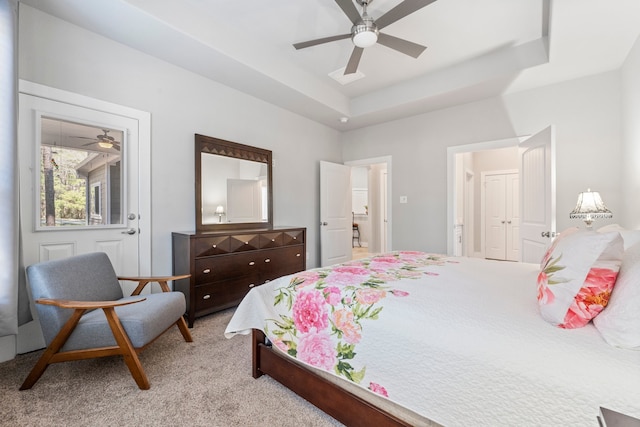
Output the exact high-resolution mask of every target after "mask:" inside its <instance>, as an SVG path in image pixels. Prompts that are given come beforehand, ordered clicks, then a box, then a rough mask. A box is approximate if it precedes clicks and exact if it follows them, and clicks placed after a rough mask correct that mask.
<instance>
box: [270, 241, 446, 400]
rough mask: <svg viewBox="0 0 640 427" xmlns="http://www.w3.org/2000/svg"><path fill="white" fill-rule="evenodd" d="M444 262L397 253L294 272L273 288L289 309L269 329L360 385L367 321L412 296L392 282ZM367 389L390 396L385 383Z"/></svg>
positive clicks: (296, 353) (275, 339)
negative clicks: (360, 352)
mask: <svg viewBox="0 0 640 427" xmlns="http://www.w3.org/2000/svg"><path fill="white" fill-rule="evenodd" d="M445 262H447V261H446V260H445V258H443V257H442V256H440V255H431V254H425V253H422V252H396V253H391V254H385V255H382V256H375V257H372V258H368V259H365V260H360V261H352V262H348V263H346V264H340V265H336V266H333V267H330V268H323V269H316V270H308V271H306V272H302V273H298V274H295V275H293V276H292V277H291V279H290V281H289V283H288V284H286V286H280V287H277V288H276V289H275V290H276V292H277V293H276V295H275V298H274V301H273V304H274V306H275V307H279V306H281V307H285V308H286V312H285V313H284V314H280V315H279V317H278V318H275V319H267V321H266V324H265V326H264V331H265V334H266V335H267V337H268V338H269V339H270V340H271V342H272V343H273V344H274V345H275V346H277V347H278V348H279V349H280V350H282V351H284V352H286V353H288V354H289V355H291V356H293V357H296V358H297V359H298V360H300V361H302V362H305V363H307V364H309V365H311V366H315V367H316V368H320V369H323V370H325V371H328V372H332V371H333V372H334V373H335V374H337V375H339V376H342V377H344V378H346V379H348V380H350V381H353V382H355V383H357V384H360V383H361V382H362V380H363V378H364V377H365V374H366V369H367V366H366V364H365V363H364V362H361V361H360V360H359V359H360V358H359V357H358V344H359V343H360V341H361V340H362V336H363V334H365V333H367V329H368V328H367V325H368V324H369V323H371V322H376V321H378V320H379V319H380V317H381V314H382V312H383V310H384V307H385V302H386V301H387V299H388V298H410V292H408V291H406V290H402V289H398V288H395V287H394V284H395V283H396V282H398V281H399V280H401V279H417V278H421V277H423V276H424V275H437V273H436V272H432V271H425V270H424V267H429V266H439V265H443V264H444V263H445ZM367 388H369V389H370V390H372V391H374V392H376V393H378V394H381V395H383V396H385V397H388V392H387V390H386V388H385V386H384V384H379V383H377V382H374V381H370V382H369V383H368V385H367Z"/></svg>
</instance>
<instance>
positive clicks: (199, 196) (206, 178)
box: [195, 134, 273, 232]
mask: <svg viewBox="0 0 640 427" xmlns="http://www.w3.org/2000/svg"><path fill="white" fill-rule="evenodd" d="M195 143H196V152H195V154H196V155H195V173H196V194H195V196H196V231H202V232H205V231H216V230H240V229H255V228H269V227H271V226H272V225H273V200H272V198H273V194H272V186H273V182H272V181H273V179H272V176H271V173H272V164H271V161H272V153H271V151H270V150H266V149H264V148H258V147H253V146H251V145H245V144H239V143H237V142H232V141H226V140H224V139H219V138H213V137H210V136H205V135H200V134H196V135H195Z"/></svg>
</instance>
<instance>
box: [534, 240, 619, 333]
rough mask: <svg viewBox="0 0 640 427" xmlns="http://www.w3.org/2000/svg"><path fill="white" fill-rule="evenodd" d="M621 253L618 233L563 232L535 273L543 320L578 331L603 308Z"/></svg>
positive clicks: (612, 283)
mask: <svg viewBox="0 0 640 427" xmlns="http://www.w3.org/2000/svg"><path fill="white" fill-rule="evenodd" d="M623 252H624V243H623V239H622V237H621V236H620V233H619V232H617V231H616V232H611V233H596V232H594V231H591V230H578V229H570V230H567V231H565V232H562V233H561V234H560V236H559V237H558V238H557V239H556V240H555V241H554V242H553V244H552V245H551V246H550V248H549V249H548V251H547V253H546V254H545V256H544V258H543V260H542V262H541V266H540V273H539V274H538V304H539V305H540V313H541V315H542V317H543V318H544V319H545V320H546V321H547V322H549V323H551V324H553V325H555V326H558V327H560V328H566V329H571V328H579V327H582V326H584V325H586V324H587V323H589V321H590V320H591V319H593V318H594V317H596V316H597V315H598V314H599V313H600V312H601V311H602V309H603V308H604V307H606V305H607V303H608V301H609V297H610V295H611V290H612V289H613V287H614V285H615V283H616V278H617V276H618V271H619V270H620V264H621V262H622V254H623Z"/></svg>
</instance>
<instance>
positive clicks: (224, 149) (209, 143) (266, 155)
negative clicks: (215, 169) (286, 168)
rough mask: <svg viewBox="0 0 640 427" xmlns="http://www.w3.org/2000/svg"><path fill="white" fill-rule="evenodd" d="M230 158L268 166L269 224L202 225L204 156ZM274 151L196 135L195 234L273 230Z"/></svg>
mask: <svg viewBox="0 0 640 427" xmlns="http://www.w3.org/2000/svg"><path fill="white" fill-rule="evenodd" d="M203 153H208V154H214V155H217V156H224V157H231V158H235V159H240V160H249V161H252V162H258V163H265V164H266V165H267V181H268V182H267V199H268V200H267V221H266V222H235V223H228V222H224V223H212V224H203V223H202V186H203V184H204V185H206V183H203V182H202V157H201V156H202V154H203ZM271 167H272V153H271V150H265V149H263V148H257V147H252V146H250V145H244V144H239V143H237V142H231V141H226V140H224V139H219V138H213V137H210V136H205V135H200V134H195V181H196V231H197V232H201V231H220V230H241V229H260V228H262V229H266V228H272V227H273V176H272V172H271Z"/></svg>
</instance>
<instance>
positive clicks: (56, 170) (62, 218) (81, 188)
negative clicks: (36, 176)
mask: <svg viewBox="0 0 640 427" xmlns="http://www.w3.org/2000/svg"><path fill="white" fill-rule="evenodd" d="M41 152H42V164H41V173H40V186H41V189H42V190H41V191H40V222H41V224H43V225H47V226H54V225H60V224H61V223H64V224H70V223H71V224H73V223H75V224H78V225H85V224H86V218H87V215H86V180H85V178H83V177H80V176H78V173H77V171H76V168H77V166H78V165H79V164H80V163H82V161H84V160H85V159H86V158H87V156H88V153H87V152H86V151H80V150H70V149H65V148H61V147H51V146H44V145H43V146H42V149H41Z"/></svg>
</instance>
